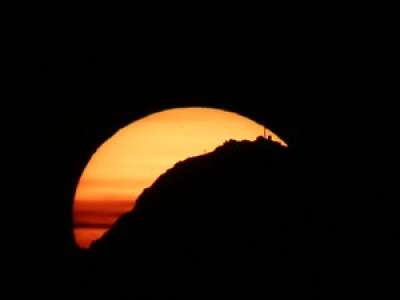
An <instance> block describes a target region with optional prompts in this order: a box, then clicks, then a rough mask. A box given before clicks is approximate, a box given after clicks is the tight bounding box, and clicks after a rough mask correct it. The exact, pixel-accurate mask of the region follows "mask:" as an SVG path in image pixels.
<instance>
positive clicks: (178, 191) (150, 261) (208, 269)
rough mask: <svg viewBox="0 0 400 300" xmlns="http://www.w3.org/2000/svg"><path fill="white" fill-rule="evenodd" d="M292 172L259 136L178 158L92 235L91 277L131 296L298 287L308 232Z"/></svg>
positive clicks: (304, 279)
mask: <svg viewBox="0 0 400 300" xmlns="http://www.w3.org/2000/svg"><path fill="white" fill-rule="evenodd" d="M296 172H297V171H296V164H295V161H294V159H293V158H292V156H291V154H290V148H284V147H282V146H281V145H279V144H277V143H274V142H272V141H268V140H265V139H263V138H259V139H257V141H254V142H249V141H241V142H237V141H228V142H226V143H225V144H224V145H222V146H220V147H218V148H217V149H216V150H215V151H214V152H212V153H209V154H205V155H202V156H198V157H194V158H189V159H187V160H185V161H183V162H179V163H177V164H176V165H175V166H174V167H173V168H172V169H170V170H168V171H167V172H166V173H165V174H163V175H161V176H160V177H159V178H158V179H157V180H156V181H155V183H154V184H153V185H152V186H151V187H150V188H148V189H146V190H145V191H144V192H143V194H142V195H141V196H140V197H139V199H138V202H137V205H136V207H135V208H134V209H133V210H132V211H131V212H129V213H127V214H125V215H124V216H123V217H121V218H120V219H119V221H118V222H117V223H116V224H115V226H114V227H113V228H112V229H111V230H110V231H109V232H108V233H107V234H106V235H105V236H103V238H101V239H100V240H98V241H97V242H95V243H93V244H92V247H91V249H90V253H91V256H92V257H93V261H94V270H95V271H94V272H93V273H94V275H93V276H94V278H95V279H94V280H93V282H94V283H95V284H96V285H100V286H101V287H102V291H103V292H104V293H106V294H107V293H110V295H111V296H115V293H116V292H117V291H118V292H117V293H119V294H120V295H126V293H129V291H131V293H132V295H134V296H136V298H135V299H149V298H150V299H153V298H155V299H161V298H158V297H162V298H165V299H170V298H168V297H173V298H171V299H181V298H182V299H183V298H185V299H200V298H202V299H204V297H208V296H209V294H208V293H211V290H213V292H212V293H213V296H216V297H218V296H223V295H222V294H224V293H228V294H229V295H230V296H233V295H236V296H238V295H242V296H246V297H249V296H250V294H253V293H254V295H258V294H259V293H260V292H261V293H264V294H265V295H267V294H269V295H272V294H275V293H277V294H279V295H281V296H282V297H283V296H284V295H292V294H291V293H295V295H297V296H299V293H300V291H301V290H304V289H309V288H310V284H311V281H312V279H311V277H310V276H311V275H310V274H309V273H307V272H308V271H307V270H308V269H307V268H304V266H305V265H306V264H307V265H308V267H309V268H311V266H312V262H311V260H310V257H311V256H313V255H314V254H313V251H312V250H311V251H310V249H312V248H313V247H312V245H313V243H315V241H312V238H311V237H310V236H311V235H310V232H309V230H307V229H305V228H306V227H307V222H308V221H307V220H306V218H305V211H304V210H305V207H306V206H305V201H306V199H304V198H302V197H299V190H300V189H301V180H300V179H299V178H298V177H297V175H296V174H297V173H296ZM306 245H307V247H306ZM306 248H307V250H306ZM125 272H128V275H126V274H125ZM99 274H101V275H99ZM288 284H290V286H291V288H290V289H287V288H286V289H285V288H284V286H285V285H288ZM214 290H215V291H214ZM221 293H222V294H221ZM171 295H173V296H171ZM293 295H294V294H293ZM223 297H226V296H223ZM275 299H278V298H275ZM279 299H280V298H279Z"/></svg>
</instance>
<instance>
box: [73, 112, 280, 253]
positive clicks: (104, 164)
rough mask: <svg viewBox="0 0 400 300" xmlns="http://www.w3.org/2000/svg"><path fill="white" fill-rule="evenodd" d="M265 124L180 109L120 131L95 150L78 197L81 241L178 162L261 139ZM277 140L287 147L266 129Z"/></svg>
mask: <svg viewBox="0 0 400 300" xmlns="http://www.w3.org/2000/svg"><path fill="white" fill-rule="evenodd" d="M263 134H264V127H263V126H262V125H260V124H257V123H256V122H254V121H252V120H250V119H248V118H245V117H243V116H240V115H238V114H236V113H232V112H227V111H223V110H219V109H211V108H177V109H170V110H166V111H162V112H159V113H154V114H151V115H149V116H147V117H145V118H142V119H140V120H138V121H136V122H133V123H132V124H130V125H128V126H126V127H124V128H122V129H120V130H119V131H118V132H116V133H115V134H114V135H113V136H112V137H111V138H110V139H108V140H107V141H106V142H105V143H104V144H103V145H101V147H99V148H98V149H97V151H96V152H95V153H94V154H93V156H92V158H91V159H90V161H89V163H88V165H87V166H86V168H85V170H84V171H83V173H82V176H81V178H80V181H79V184H78V186H77V190H76V193H75V201H74V226H75V228H74V232H75V240H76V242H77V244H78V245H79V246H80V247H83V248H87V247H88V246H89V245H90V243H91V242H92V241H93V240H96V239H98V238H99V237H100V236H101V235H102V234H103V233H104V232H105V231H106V230H107V229H108V228H109V227H111V226H112V224H113V223H114V222H115V220H116V219H117V218H118V217H119V216H121V215H122V214H123V213H125V212H127V211H129V210H131V209H132V208H133V207H134V204H135V201H136V199H137V197H138V196H139V195H140V194H141V193H142V191H143V189H144V188H146V187H149V186H151V184H152V183H153V182H154V181H155V180H156V179H157V178H158V177H159V176H160V175H161V174H162V173H164V172H165V171H166V170H167V169H169V168H172V167H173V166H174V164H175V163H177V162H178V161H182V160H184V159H186V158H188V157H192V156H197V155H201V154H204V153H207V152H211V151H213V150H214V149H215V148H216V147H218V146H220V145H222V144H223V143H224V142H225V141H227V140H229V139H235V140H255V139H256V138H257V137H258V136H262V135H263ZM266 134H267V135H270V136H271V137H272V139H273V140H275V141H277V142H280V143H281V144H283V145H285V146H287V145H286V144H285V142H283V141H282V140H281V139H280V138H279V137H278V136H277V135H275V134H274V133H272V132H271V131H270V130H268V129H266Z"/></svg>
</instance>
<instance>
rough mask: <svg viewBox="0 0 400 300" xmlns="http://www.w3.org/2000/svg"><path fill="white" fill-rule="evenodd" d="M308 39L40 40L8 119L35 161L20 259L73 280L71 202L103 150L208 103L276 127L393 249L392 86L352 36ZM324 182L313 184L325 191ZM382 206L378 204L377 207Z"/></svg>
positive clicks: (289, 33) (28, 173)
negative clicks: (148, 123)
mask: <svg viewBox="0 0 400 300" xmlns="http://www.w3.org/2000/svg"><path fill="white" fill-rule="evenodd" d="M300 31H301V30H300V29H299V28H296V27H295V26H294V27H293V28H289V29H288V30H283V31H282V32H280V34H277V35H276V36H274V37H271V36H268V37H267V38H265V37H264V36H262V35H260V34H256V33H255V32H253V38H252V39H248V40H243V41H242V40H239V39H231V40H230V41H229V42H225V41H222V40H221V39H219V38H215V39H213V40H208V41H207V40H206V39H199V40H193V39H191V40H190V41H189V40H187V41H186V40H185V39H180V40H179V44H178V42H177V41H176V40H173V39H172V38H169V37H168V36H165V37H164V38H163V39H161V40H159V39H157V40H156V42H155V43H154V42H153V43H150V42H148V43H147V42H145V41H143V40H140V41H139V40H136V39H135V38H134V37H133V38H132V37H130V36H123V34H122V33H121V34H120V35H115V36H114V35H113V34H112V33H107V34H105V35H103V34H100V33H96V34H90V32H88V31H81V32H79V33H78V31H77V32H76V33H77V34H75V33H69V34H66V31H59V32H54V33H52V34H44V35H40V34H39V35H38V36H37V37H35V38H34V39H33V44H32V45H33V46H32V47H31V49H32V50H31V51H30V52H29V60H30V62H29V66H30V70H29V72H28V75H27V77H28V78H27V79H28V84H27V85H24V86H23V87H21V88H23V90H24V91H23V93H24V94H26V97H25V98H26V99H27V101H26V102H25V103H22V102H21V101H19V100H18V101H15V103H13V104H15V105H16V106H17V113H16V114H14V117H13V121H10V122H9V124H10V126H13V127H15V129H16V130H17V131H18V135H17V136H24V138H23V140H18V141H16V143H15V144H14V145H15V147H14V148H15V151H18V150H20V151H21V152H22V153H24V157H26V153H27V152H28V153H29V159H28V160H29V162H28V165H29V167H27V166H26V165H25V167H24V169H23V170H25V171H24V172H23V173H24V174H23V175H22V177H24V178H28V179H29V180H28V183H27V185H28V186H27V187H26V188H25V191H21V192H24V193H25V192H28V195H26V196H25V195H22V194H20V195H19V196H18V198H23V199H24V203H26V207H25V209H24V211H23V212H21V214H23V215H21V217H20V218H21V219H23V220H27V222H26V223H28V224H30V226H26V225H25V222H22V224H21V232H24V235H23V236H24V238H23V240H22V245H23V246H21V247H20V249H21V251H22V252H26V251H27V249H29V252H30V253H33V256H34V257H35V258H36V259H34V261H36V262H35V263H34V265H35V266H36V267H37V261H42V262H43V266H44V265H46V266H50V265H52V264H51V263H50V261H54V262H56V263H55V264H56V266H58V267H59V268H60V270H64V271H65V272H66V273H68V272H69V271H70V269H68V268H69V267H70V266H69V265H68V264H69V262H70V260H69V258H70V257H71V256H73V253H74V248H73V243H72V240H71V238H72V236H71V208H72V196H73V193H74V188H75V185H76V183H77V180H78V177H79V175H80V173H81V171H82V170H83V167H84V166H85V163H86V162H87V160H88V159H89V157H90V155H91V153H92V152H93V151H94V149H96V147H97V146H98V145H100V144H101V143H102V142H104V141H105V140H106V139H107V138H108V137H109V136H110V135H112V134H113V133H114V132H115V130H117V129H118V128H120V127H122V126H124V125H126V124H128V123H130V122H132V121H134V120H135V119H137V118H140V117H141V116H143V115H145V114H148V113H151V112H154V111H158V110H160V109H164V108H168V107H180V106H198V105H199V106H210V107H220V108H226V109H229V110H232V111H236V112H239V113H241V114H243V115H245V116H248V117H250V118H252V119H255V120H257V121H258V122H260V123H264V124H267V125H268V128H270V129H271V130H272V131H274V132H276V133H277V134H278V135H280V136H281V137H282V138H283V139H284V140H286V141H288V143H289V144H292V145H293V147H295V149H296V150H295V151H296V152H297V153H298V155H299V156H302V157H304V159H303V161H304V164H305V165H307V166H309V172H314V173H315V174H316V178H319V179H321V178H323V179H324V182H325V183H326V182H329V185H331V183H333V182H336V183H335V186H336V187H337V189H335V190H333V191H331V192H332V193H333V194H334V195H335V196H337V195H341V197H338V199H339V200H340V201H341V203H342V204H343V205H344V207H346V208H345V210H346V211H347V210H348V211H351V212H354V210H357V209H359V210H358V211H359V213H360V215H362V218H361V219H357V222H356V221H355V223H358V224H364V225H365V226H362V228H363V229H364V230H367V229H368V230H370V229H371V228H374V229H373V233H372V236H373V238H374V239H375V238H376V237H377V236H385V237H386V238H387V239H386V240H385V241H384V242H383V243H381V244H382V245H384V246H387V245H389V244H390V245H391V247H389V248H388V249H389V250H388V251H389V252H387V253H389V254H390V253H392V252H393V251H394V250H393V249H395V248H393V247H394V245H395V242H394V241H398V236H397V238H396V234H398V232H399V231H398V228H399V227H398V222H397V221H396V217H395V216H394V212H395V211H396V210H395V206H396V205H395V204H394V203H393V202H392V201H390V200H388V199H389V198H390V192H389V191H388V189H386V188H381V187H386V186H387V185H390V183H391V182H392V181H393V180H390V179H388V180H386V178H387V177H388V175H387V174H388V172H387V168H388V166H390V165H391V161H390V160H389V158H388V157H389V155H387V153H389V152H390V150H388V149H386V145H387V143H385V142H383V141H388V140H389V139H388V138H389V137H390V134H389V131H390V130H391V129H393V128H394V124H395V122H394V120H395V118H394V117H393V116H392V115H393V114H394V111H393V110H391V111H392V112H391V113H389V111H390V110H387V109H386V107H385V105H384V100H385V99H387V98H388V97H387V96H388V95H387V89H386V84H387V82H388V81H387V80H383V79H382V77H379V78H376V74H380V73H377V72H376V69H375V68H376V66H375V62H368V59H369V57H370V55H369V54H368V53H366V52H364V51H363V49H365V47H358V44H356V43H355V42H354V40H353V39H352V38H351V36H352V35H351V34H349V35H347V36H344V39H341V38H340V36H339V37H338V36H335V37H334V38H332V36H331V35H330V32H329V31H324V30H323V29H321V30H320V31H318V32H313V33H310V32H307V34H299V33H300ZM121 35H122V37H124V38H123V39H121ZM266 39H267V41H268V42H267V43H265V41H266ZM337 41H341V42H340V43H339V42H337ZM16 120H18V121H16ZM371 138H372V142H371V143H370V142H369V140H370V139H371ZM353 144H357V146H355V145H353ZM377 149H378V151H376V150H377ZM392 151H393V150H392ZM371 157H374V158H375V159H372V158H371ZM376 158H379V161H380V163H377V162H376V161H377V159H376ZM337 172H340V175H339V176H337V175H336V174H337ZM18 174H19V176H21V173H20V172H18ZM370 174H373V176H376V175H377V174H378V175H379V176H377V177H378V179H376V180H375V178H374V179H372V178H373V177H372V176H369V175H370ZM317 175H318V176H317ZM384 178H385V179H384ZM360 181H361V183H359V182H360ZM320 183H321V182H318V181H316V182H313V183H310V184H312V185H313V186H315V188H316V189H317V191H319V190H321V195H324V193H326V191H325V190H324V186H321V185H320ZM366 186H368V187H369V188H370V189H371V190H370V191H369V192H368V193H367V192H366V190H365V187H366ZM345 190H346V191H345ZM343 195H345V196H343ZM330 197H334V196H332V195H330ZM349 198H350V199H352V200H355V202H352V201H350V202H349V201H347V199H349ZM382 201H384V203H385V205H380V206H379V207H378V208H376V207H375V206H374V205H373V204H372V203H382ZM360 203H362V204H360ZM376 211H379V214H378V213H376V214H375V215H374V217H370V216H371V214H374V212H376ZM25 215H26V216H25ZM371 220H375V221H376V222H375V221H374V222H371ZM363 222H364V223H363ZM16 223H18V222H16ZM376 223H379V224H380V225H379V226H378V227H377V226H376ZM382 224H383V225H382ZM17 225H19V224H15V226H17ZM396 226H397V227H396ZM366 228H367V229H366ZM380 232H384V234H382V235H380V234H379V233H380ZM365 234H366V233H365ZM363 237H364V236H363ZM20 242H21V241H20ZM396 243H397V242H396ZM396 245H397V246H396V247H398V244H396ZM393 253H394V252H393ZM53 268H55V266H52V267H50V268H49V269H46V270H47V271H48V272H51V271H50V270H53ZM68 270H69V271H68Z"/></svg>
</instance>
